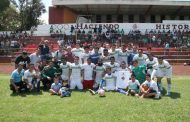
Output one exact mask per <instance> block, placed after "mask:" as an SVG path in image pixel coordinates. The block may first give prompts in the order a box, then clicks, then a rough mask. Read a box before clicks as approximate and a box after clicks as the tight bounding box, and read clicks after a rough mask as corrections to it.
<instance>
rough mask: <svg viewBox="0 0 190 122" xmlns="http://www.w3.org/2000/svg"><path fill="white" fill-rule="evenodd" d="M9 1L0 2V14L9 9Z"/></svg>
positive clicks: (2, 0) (1, 0)
mask: <svg viewBox="0 0 190 122" xmlns="http://www.w3.org/2000/svg"><path fill="white" fill-rule="evenodd" d="M9 4H10V1H9V0H0V14H1V13H2V12H3V11H4V10H6V8H7V7H9Z"/></svg>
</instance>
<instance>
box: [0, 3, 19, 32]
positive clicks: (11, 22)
mask: <svg viewBox="0 0 190 122" xmlns="http://www.w3.org/2000/svg"><path fill="white" fill-rule="evenodd" d="M19 26H20V22H19V13H18V11H17V10H16V8H15V6H13V5H10V6H9V7H7V8H6V9H5V10H4V11H3V12H2V13H1V16H0V31H10V30H11V31H16V30H17V28H18V27H19Z"/></svg>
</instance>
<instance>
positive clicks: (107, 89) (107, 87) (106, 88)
mask: <svg viewBox="0 0 190 122" xmlns="http://www.w3.org/2000/svg"><path fill="white" fill-rule="evenodd" d="M103 89H105V90H106V91H114V90H116V87H115V86H105V87H103Z"/></svg>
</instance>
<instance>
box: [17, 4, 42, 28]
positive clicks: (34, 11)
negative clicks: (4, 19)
mask: <svg viewBox="0 0 190 122" xmlns="http://www.w3.org/2000/svg"><path fill="white" fill-rule="evenodd" d="M17 6H18V8H19V11H20V22H21V27H20V29H21V30H30V29H31V27H33V26H35V27H36V26H37V25H39V24H40V20H39V17H40V16H41V15H42V14H43V13H45V12H46V10H45V6H44V4H43V3H42V2H41V0H19V2H18V5H17Z"/></svg>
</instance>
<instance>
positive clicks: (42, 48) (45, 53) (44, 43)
mask: <svg viewBox="0 0 190 122" xmlns="http://www.w3.org/2000/svg"><path fill="white" fill-rule="evenodd" d="M39 49H40V51H41V58H42V59H43V58H47V57H48V55H49V46H48V40H44V41H42V42H41V44H40V45H39Z"/></svg>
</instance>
